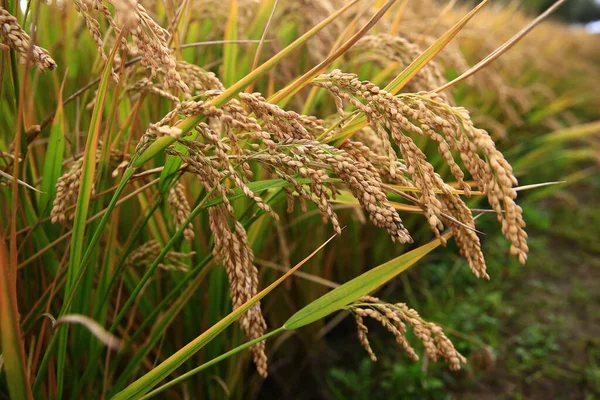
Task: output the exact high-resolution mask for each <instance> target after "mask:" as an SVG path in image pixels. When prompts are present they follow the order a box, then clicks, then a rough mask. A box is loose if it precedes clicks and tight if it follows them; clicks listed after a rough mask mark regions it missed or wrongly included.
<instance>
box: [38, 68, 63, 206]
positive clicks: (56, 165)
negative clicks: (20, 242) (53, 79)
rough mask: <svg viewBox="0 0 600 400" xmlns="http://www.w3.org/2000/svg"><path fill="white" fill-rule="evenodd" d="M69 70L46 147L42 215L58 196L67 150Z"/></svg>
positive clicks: (60, 93) (60, 91)
mask: <svg viewBox="0 0 600 400" xmlns="http://www.w3.org/2000/svg"><path fill="white" fill-rule="evenodd" d="M67 72H68V69H67V71H65V76H64V78H63V81H62V84H61V86H60V90H59V92H58V107H57V108H56V113H55V114H54V121H53V123H52V127H51V128H50V139H49V141H48V147H47V148H46V160H45V161H44V169H43V176H42V192H44V193H43V194H42V195H41V196H40V202H39V203H38V213H39V214H40V215H41V216H45V215H48V214H49V211H50V209H49V205H50V203H51V202H52V201H53V200H54V197H55V196H56V181H58V178H60V174H61V171H62V161H63V154H64V151H65V116H64V109H63V106H62V101H63V91H64V89H65V83H66V81H67Z"/></svg>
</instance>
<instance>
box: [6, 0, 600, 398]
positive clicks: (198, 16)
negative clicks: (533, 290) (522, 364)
mask: <svg viewBox="0 0 600 400" xmlns="http://www.w3.org/2000/svg"><path fill="white" fill-rule="evenodd" d="M372 3H376V4H372ZM372 3H369V2H366V1H358V0H356V1H352V2H348V3H347V2H342V1H337V0H329V1H308V2H303V3H302V4H296V2H281V4H280V2H279V1H276V0H260V1H258V0H230V1H229V2H228V4H227V7H223V4H222V2H215V1H210V0H192V1H182V2H175V3H169V4H166V3H165V4H162V3H158V2H147V3H142V2H139V1H136V0H133V1H129V0H127V1H126V0H112V1H108V2H103V1H101V0H97V1H91V2H89V1H86V0H76V1H75V2H74V3H73V4H72V3H70V2H51V3H48V4H42V3H40V2H30V3H28V4H27V6H26V8H21V4H19V3H18V2H15V1H5V2H4V3H2V4H1V6H0V43H1V46H2V47H1V48H0V50H1V52H0V57H1V59H0V104H1V106H2V115H3V117H2V118H1V119H0V129H1V131H2V133H0V183H1V184H2V186H1V187H0V204H2V207H1V212H0V220H1V221H2V228H3V229H2V232H1V235H2V236H1V238H0V239H1V240H0V265H1V266H2V269H1V270H0V282H2V287H1V288H0V293H1V296H2V297H1V298H0V304H1V306H0V319H1V321H2V325H1V330H0V334H1V336H0V337H1V339H2V342H1V343H2V346H1V349H2V360H3V363H2V364H0V365H1V366H2V367H1V371H2V373H3V376H4V378H2V380H0V390H2V392H3V393H6V394H8V395H9V396H11V397H12V398H67V397H72V398H78V397H82V396H84V395H90V396H93V397H97V398H115V399H130V398H149V397H152V396H155V395H158V394H159V393H162V394H163V395H165V396H168V397H171V396H179V395H180V394H181V393H182V392H181V391H182V390H184V391H185V392H184V393H187V394H188V395H189V394H190V393H198V395H197V396H192V397H202V396H204V395H208V396H211V395H213V396H214V395H215V393H214V391H213V389H211V388H208V386H207V385H206V383H207V382H209V380H210V379H209V378H208V377H204V376H203V375H199V376H201V377H202V378H200V380H199V381H197V383H198V384H197V386H187V384H188V382H189V381H187V378H189V377H190V376H192V375H195V374H199V373H201V372H202V371H205V370H210V371H211V372H210V373H211V375H212V376H218V377H219V378H218V379H220V380H222V381H223V382H225V381H226V382H227V383H225V384H224V385H225V386H226V387H231V388H233V389H234V390H235V391H236V393H242V392H244V390H245V389H244V388H245V378H246V377H247V375H248V374H250V372H248V373H246V372H244V373H240V369H239V368H241V366H246V365H247V363H246V361H247V358H251V359H252V361H253V364H254V366H255V370H256V374H257V375H258V376H260V377H261V379H262V378H265V377H267V376H268V374H269V360H271V359H276V358H277V355H276V354H275V355H271V356H269V351H268V346H267V340H266V339H268V338H270V337H273V336H275V335H278V334H280V333H283V332H285V331H288V332H289V331H295V330H298V329H299V328H302V327H304V326H307V325H309V324H319V323H321V324H322V323H323V319H324V318H325V317H327V316H328V315H330V314H332V313H334V312H336V311H344V310H345V311H349V312H350V313H352V314H353V315H354V317H355V321H356V325H357V329H358V336H357V339H358V343H359V344H360V345H362V346H363V347H364V348H365V349H366V351H367V353H368V354H369V356H370V358H371V359H372V360H373V361H375V360H376V356H375V354H374V352H373V350H372V349H371V346H370V344H369V339H368V338H367V332H368V328H367V326H366V325H365V322H364V320H365V319H366V318H371V319H375V320H376V321H378V322H379V323H380V324H381V325H382V326H383V327H384V328H385V329H386V330H387V331H389V332H390V333H392V335H393V336H394V337H395V339H396V341H397V343H398V345H399V347H400V348H402V349H404V350H405V352H406V353H407V354H408V355H409V358H410V359H412V360H417V359H418V358H419V354H418V350H416V349H415V348H413V346H412V345H411V343H410V342H409V336H408V332H409V331H412V334H413V335H414V336H415V337H416V338H417V339H418V341H419V342H421V343H422V345H423V347H424V352H425V353H426V354H427V356H428V357H429V358H430V359H432V360H434V361H440V362H445V363H446V364H447V365H448V366H449V367H450V369H452V370H458V369H460V368H461V367H462V366H464V364H465V363H466V358H465V356H463V355H462V354H460V353H459V352H458V351H457V350H456V349H455V347H454V345H453V344H452V342H451V340H450V338H449V336H447V335H446V334H445V333H444V332H443V331H442V329H441V328H440V327H439V326H437V325H436V324H435V323H433V322H428V321H426V319H425V318H422V317H421V316H420V315H419V314H418V312H417V311H415V310H414V309H412V308H410V307H409V305H407V304H404V303H397V304H389V303H387V302H385V301H384V300H380V299H379V298H377V297H374V295H372V293H373V292H374V291H376V290H377V289H378V288H380V287H381V286H382V285H384V284H385V283H387V282H388V281H390V280H391V279H393V278H394V277H396V276H397V275H399V274H400V273H402V272H404V271H405V270H406V269H407V268H409V267H411V266H412V265H414V264H415V263H417V262H418V261H419V260H421V259H422V258H424V257H425V256H426V255H427V254H428V253H430V252H432V251H434V249H438V248H439V246H445V245H446V244H447V243H448V242H449V241H454V242H455V243H456V245H457V246H458V249H459V252H460V254H461V255H462V256H463V257H464V259H465V264H466V265H467V266H468V267H469V268H470V269H471V271H472V272H473V274H474V275H475V276H476V277H478V278H485V279H490V278H491V277H490V276H489V274H488V272H487V271H486V261H485V258H484V254H483V252H482V248H481V243H480V234H481V232H479V231H478V230H477V226H476V218H477V215H478V214H479V213H481V212H486V213H487V212H490V213H493V214H494V215H495V216H496V218H497V220H498V222H499V225H500V231H501V233H502V234H503V235H504V236H505V238H506V239H507V246H506V247H507V249H509V250H508V252H509V253H510V255H512V256H514V257H515V258H516V259H518V261H519V262H520V263H522V264H525V262H526V260H527V256H528V250H529V249H528V246H527V233H526V232H525V222H524V216H523V210H522V209H521V207H520V206H519V205H518V204H517V192H518V190H521V189H522V188H519V186H518V181H517V173H516V172H515V170H513V167H512V166H511V164H510V163H509V161H508V157H507V156H506V155H505V153H504V152H502V151H501V150H500V147H499V146H497V145H498V140H497V139H498V138H499V137H501V136H502V137H505V138H506V137H510V135H511V134H512V133H513V131H514V130H515V129H516V128H518V127H523V126H533V127H536V129H540V128H537V127H538V126H545V127H547V126H553V127H557V126H559V125H560V126H562V125H564V123H565V122H579V121H570V117H569V114H568V113H569V107H570V106H571V105H572V106H573V108H575V107H578V108H585V107H587V102H586V104H582V103H569V102H568V101H566V103H567V105H564V104H563V103H560V102H559V103H560V105H559V106H554V107H550V106H548V107H547V108H544V107H546V104H547V102H549V101H558V100H557V99H559V98H561V96H567V98H570V97H568V96H570V95H569V94H565V93H562V92H561V91H560V90H559V89H560V85H561V84H560V83H557V88H552V87H539V85H536V82H537V79H538V78H537V76H538V75H540V76H542V75H544V74H545V73H546V72H547V71H546V69H547V68H548V65H547V64H545V63H544V62H542V61H540V60H537V58H543V57H536V56H529V57H528V58H525V55H524V54H520V55H519V56H515V57H523V58H524V59H525V60H524V61H522V65H520V67H519V68H520V69H519V70H520V71H527V72H528V73H531V74H532V78H531V81H532V82H533V83H532V82H529V81H527V82H522V85H521V83H519V82H510V83H509V80H510V79H509V78H507V77H504V76H502V74H496V73H495V72H493V70H492V68H491V67H490V66H489V65H488V64H489V62H490V60H488V59H486V56H487V55H488V54H490V53H491V54H492V55H494V54H496V53H495V49H497V48H498V49H499V52H500V53H502V52H504V51H505V50H506V49H508V48H509V47H510V46H512V44H514V43H515V42H516V41H517V40H519V39H521V36H522V35H521V36H519V35H517V36H516V37H513V38H512V39H511V37H512V35H510V36H507V35H504V34H502V35H501V34H498V35H495V34H491V35H490V36H489V37H488V38H487V39H489V40H481V41H476V40H475V39H476V36H477V32H478V30H479V29H482V28H481V26H480V25H478V24H481V22H477V21H478V18H479V17H480V16H479V15H478V13H480V12H482V11H480V10H485V7H484V6H485V1H484V2H482V3H480V4H479V5H477V6H476V7H475V8H474V9H472V10H469V9H462V8H458V9H453V8H451V7H445V8H444V7H442V6H441V5H440V4H438V3H437V2H435V1H427V2H423V3H427V4H426V5H423V4H420V3H419V4H420V5H417V4H415V5H412V3H410V4H409V3H407V2H395V1H394V0H389V1H387V2H372ZM486 12H488V13H491V14H490V15H488V18H489V19H492V18H501V17H502V16H503V14H502V13H503V12H502V11H498V10H495V11H486ZM519 15H520V14H519ZM457 16H458V17H457ZM544 17H545V15H544ZM542 19H543V18H542ZM540 21H541V20H535V21H530V20H526V19H521V20H519V23H520V28H523V27H527V29H530V28H533V27H535V26H536V25H537V24H538V23H539V22H540ZM405 29H406V30H405ZM503 29H505V28H503ZM557 29H559V28H557ZM26 31H29V32H30V33H29V34H28V33H26ZM534 32H535V31H534ZM502 33H504V31H503V32H502ZM514 33H516V32H513V34H514ZM572 36H575V34H573V35H571V34H568V35H567V39H565V40H573V41H574V42H575V43H579V41H578V40H575V39H572ZM455 37H456V38H455ZM505 42H506V45H504V46H503V43H505ZM490 43H491V44H490ZM463 47H464V48H463ZM572 51H574V52H576V54H577V56H578V57H580V58H581V59H582V60H584V59H586V57H588V51H589V50H588V49H587V48H584V46H583V45H582V46H579V47H578V48H577V49H572ZM507 54H511V53H510V52H509V53H507ZM474 59H475V60H476V61H474V62H473V60H474ZM481 59H483V61H482V62H481V63H479V64H477V65H476V68H474V69H473V70H470V69H469V68H470V67H469V66H470V65H472V64H476V63H477V62H478V61H479V60H481ZM500 59H501V60H502V59H503V57H502V58H500ZM529 62H531V65H530V64H529ZM32 67H37V68H36V69H34V68H32ZM565 68H566V69H568V71H567V72H566V74H571V70H570V68H575V67H571V66H570V65H566V66H565ZM586 68H587V67H586ZM476 70H477V73H474V72H475V71H476ZM479 70H480V71H479ZM544 76H545V75H544ZM457 77H458V78H457ZM454 78H457V79H454ZM556 80H559V78H556ZM463 81H464V82H463ZM448 82H450V83H448ZM489 82H493V85H495V86H490V84H489ZM513 84H514V85H517V87H520V88H522V90H523V92H519V93H520V94H515V93H517V92H514V91H512V89H511V88H512V86H509V85H513ZM580 84H581V85H584V84H585V83H580ZM519 85H520V86H519ZM490 87H491V88H493V89H494V90H492V93H490V91H489V89H490ZM525 88H526V89H525ZM555 89H556V90H555ZM506 93H508V95H507V96H505V94H506ZM523 93H524V94H523ZM539 93H543V94H544V95H542V96H538V94H539ZM546 94H547V96H546ZM590 96H594V95H593V94H590ZM540 99H542V100H540ZM552 99H554V100H552ZM479 100H481V104H479ZM515 104H516V105H515ZM515 107H519V108H518V110H516V109H515ZM472 114H474V115H477V117H473V118H472V117H471V115H472ZM516 114H518V116H517V117H515V115H516ZM508 121H510V122H508ZM542 122H543V123H542ZM488 132H491V133H488ZM585 132H586V133H585V135H587V134H588V130H586V131H585ZM595 132H597V130H596V131H595ZM550 142H551V141H550ZM550 148H551V147H549V149H550ZM525 150H527V152H528V151H529V149H525ZM525 150H523V149H520V150H519V151H525ZM528 154H531V153H528ZM543 155H544V154H543ZM584 159H585V160H587V158H586V157H584ZM523 165H525V166H526V165H528V164H527V163H524V164H523ZM529 165H530V164H529ZM483 199H487V203H488V205H489V207H488V205H484V204H485V202H483V201H482V200H483ZM479 206H481V207H483V209H482V208H478V207H479ZM319 216H320V219H319V218H318V217H319ZM367 220H368V221H370V222H369V223H367ZM423 227H425V228H426V230H424V229H422V228H423ZM346 238H348V239H346ZM346 240H347V241H346ZM329 242H331V244H329ZM364 243H367V245H368V246H370V245H371V244H373V246H375V245H377V246H380V247H381V246H382V247H383V248H384V249H385V251H383V252H380V253H379V254H383V257H382V259H378V258H379V257H380V256H379V255H377V256H376V257H375V256H374V257H373V258H369V259H366V258H365V257H366V255H368V254H371V253H370V252H367V251H366V250H365V249H364ZM347 255H350V257H347ZM349 260H350V261H353V262H351V263H350V264H352V265H348V264H349V263H348V261H349ZM305 264H306V268H309V269H308V270H307V271H305V272H304V275H293V274H294V272H295V271H297V270H298V269H299V268H300V267H301V266H303V265H305ZM262 265H275V266H276V267H278V268H277V270H281V271H283V272H284V273H283V275H282V276H279V275H281V273H279V272H273V271H272V270H271V269H265V268H264V267H262ZM376 265H378V266H376ZM374 266H376V267H374ZM291 276H294V277H300V276H302V277H305V280H306V281H307V282H298V281H292V280H291V279H290V277H291ZM333 279H335V280H338V279H339V280H344V281H345V282H346V283H344V284H343V285H341V286H337V285H335V284H333V285H331V284H328V285H329V286H334V287H335V289H333V290H331V291H329V292H326V293H325V292H324V290H323V289H322V287H321V286H318V285H322V284H323V282H330V283H331V281H332V280H333ZM284 281H285V284H282V283H283V282H284ZM309 283H310V285H312V286H311V287H307V286H306V285H307V284H309ZM290 285H297V287H296V289H295V290H294V291H293V292H295V293H296V295H295V296H292V295H291V293H293V292H292V290H291V288H290ZM315 285H317V286H316V289H315ZM286 291H287V292H286ZM267 295H268V296H267ZM232 325H233V326H234V327H233V328H231V326H232ZM238 327H239V328H241V333H242V334H240V332H239V329H238ZM116 344H118V345H116ZM246 349H248V350H249V351H245V350H246ZM407 361H408V360H407ZM252 373H254V372H252ZM165 379H169V382H166V383H165V382H163V380H165ZM182 382H185V384H183V383H182ZM182 388H183V389H182ZM188 390H189V391H190V392H187V391H188ZM200 393H201V394H200Z"/></svg>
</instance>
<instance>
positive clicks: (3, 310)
mask: <svg viewBox="0 0 600 400" xmlns="http://www.w3.org/2000/svg"><path fill="white" fill-rule="evenodd" d="M9 265H10V261H9V255H8V249H7V248H6V243H5V241H4V238H3V237H0V326H1V327H2V328H1V329H0V338H1V341H0V344H1V346H2V356H3V358H4V366H3V370H4V373H5V374H6V380H7V384H8V393H9V394H10V397H11V398H13V399H33V396H32V393H31V387H30V386H29V379H28V377H27V374H26V372H25V349H24V346H23V341H22V339H21V338H22V335H21V326H20V324H19V311H18V309H17V293H16V292H15V289H16V288H15V286H14V285H12V284H11V282H12V280H13V278H12V277H11V274H10V268H9ZM15 271H16V268H15ZM15 273H16V272H15Z"/></svg>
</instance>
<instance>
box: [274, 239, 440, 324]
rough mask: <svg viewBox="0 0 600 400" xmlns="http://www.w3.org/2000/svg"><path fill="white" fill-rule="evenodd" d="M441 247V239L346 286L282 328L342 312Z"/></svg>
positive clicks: (311, 306)
mask: <svg viewBox="0 0 600 400" xmlns="http://www.w3.org/2000/svg"><path fill="white" fill-rule="evenodd" d="M450 236H451V234H450V233H447V234H445V235H444V236H443V237H445V238H449V237H450ZM440 244H441V242H440V239H435V240H433V241H432V242H430V243H428V244H426V245H424V246H421V247H419V248H416V249H414V250H412V251H410V252H408V253H406V254H403V255H401V256H399V257H396V258H394V259H393V260H391V261H388V262H386V263H385V264H381V265H380V266H378V267H376V268H373V269H372V270H369V271H367V272H365V273H364V274H362V275H360V276H358V277H356V278H354V279H352V280H350V281H348V282H346V283H344V284H343V285H341V286H339V287H338V288H336V289H333V290H332V291H331V292H328V293H327V294H325V295H323V296H321V297H319V298H318V299H317V300H315V301H313V302H312V303H310V304H308V305H307V306H306V307H304V308H302V309H301V310H299V311H298V312H296V313H295V314H294V315H292V316H291V317H290V318H289V319H288V320H287V321H286V322H285V323H284V324H283V327H284V328H285V329H286V330H290V329H298V328H300V327H303V326H305V325H308V324H311V323H313V322H315V321H317V320H319V319H321V318H323V317H325V316H327V315H329V314H331V313H333V312H335V311H338V310H341V309H343V308H344V307H345V306H347V305H348V304H350V303H352V302H353V301H355V300H357V299H358V298H360V297H362V296H365V295H367V294H368V293H370V292H372V291H373V290H375V289H377V288H378V287H380V286H381V285H383V284H385V283H386V282H388V281H390V280H391V279H393V278H394V277H395V276H397V275H398V274H400V273H402V272H404V271H405V270H407V269H408V268H409V267H411V266H412V265H414V264H415V263H416V262H417V261H419V260H420V259H422V258H423V257H424V256H425V255H427V254H428V253H430V252H431V251H432V250H433V249H435V248H436V247H438V246H439V245H440Z"/></svg>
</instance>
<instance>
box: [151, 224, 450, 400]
mask: <svg viewBox="0 0 600 400" xmlns="http://www.w3.org/2000/svg"><path fill="white" fill-rule="evenodd" d="M444 237H446V238H447V237H450V234H446V235H444ZM330 240H331V239H330ZM440 244H441V243H440V241H439V239H436V240H434V241H433V242H431V243H429V244H426V245H425V246H421V247H419V248H417V249H415V250H413V251H411V252H408V253H406V254H403V255H401V256H399V257H397V258H395V259H393V260H391V261H388V262H387V263H385V264H382V265H380V266H378V267H376V268H374V269H372V270H370V271H368V272H366V273H364V274H362V275H360V276H358V277H356V278H354V279H352V280H351V281H349V282H346V283H345V284H343V285H340V286H338V287H336V288H335V289H333V290H332V291H331V292H329V293H327V294H325V295H323V296H321V297H320V298H318V299H317V300H315V301H313V302H312V303H310V304H309V305H307V306H306V307H304V308H302V309H301V310H299V311H298V312H296V313H295V314H294V315H292V317H290V318H289V319H288V320H287V322H286V323H285V324H283V326H281V327H279V328H277V329H275V330H273V331H271V332H269V333H267V334H265V335H263V336H261V337H259V338H256V339H254V340H251V341H249V342H246V343H244V344H242V345H240V346H238V347H236V348H235V349H232V350H230V351H228V352H226V353H223V354H221V355H220V356H218V357H216V358H214V359H212V360H210V361H208V362H206V363H204V364H202V365H200V366H199V367H196V368H194V369H192V370H190V371H188V372H186V373H185V374H183V375H181V376H179V377H177V378H175V379H173V380H171V381H169V382H167V383H165V384H164V385H161V386H160V387H158V388H157V389H155V390H153V391H152V392H150V393H148V394H147V395H145V396H143V397H141V399H149V398H151V397H153V396H155V395H157V394H158V393H160V392H163V391H164V390H166V389H168V388H170V387H172V386H174V385H176V384H177V383H180V382H182V381H184V380H185V379H187V378H189V377H191V376H193V375H195V374H197V373H198V372H200V371H202V370H204V369H206V368H208V367H210V366H212V365H214V364H216V363H218V362H220V361H222V360H224V359H226V358H228V357H230V356H232V355H234V354H237V353H239V352H240V351H242V350H244V349H247V348H248V347H250V346H252V345H254V344H256V343H259V342H261V341H263V340H266V339H268V338H269V337H271V336H275V335H277V334H279V333H282V332H283V331H286V330H294V329H298V328H300V327H302V326H305V325H308V324H310V323H312V322H315V321H317V320H319V319H321V318H324V317H326V316H327V315H329V314H331V313H333V312H335V311H339V310H341V309H343V308H344V307H345V306H347V305H348V304H350V303H352V302H353V301H355V300H357V299H359V298H360V297H362V296H364V295H366V294H368V293H370V292H372V291H373V290H375V289H377V288H378V287H379V286H381V285H383V284H385V283H386V282H388V281H389V280H391V279H393V278H394V277H395V276H397V275H398V274H400V273H402V272H404V271H405V270H406V269H408V268H409V267H410V266H412V265H413V264H415V263H416V262H417V261H419V260H420V259H421V258H423V257H424V256H425V255H426V254H428V253H430V252H431V251H432V250H434V249H435V248H436V247H438V246H439V245H440ZM288 273H289V272H288Z"/></svg>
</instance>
